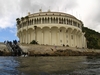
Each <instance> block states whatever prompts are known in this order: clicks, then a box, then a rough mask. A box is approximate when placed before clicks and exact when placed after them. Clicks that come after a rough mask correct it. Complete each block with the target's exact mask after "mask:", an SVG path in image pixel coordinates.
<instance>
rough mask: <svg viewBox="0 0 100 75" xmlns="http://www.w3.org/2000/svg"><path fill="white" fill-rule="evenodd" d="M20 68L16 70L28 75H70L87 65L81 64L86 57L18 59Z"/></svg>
mask: <svg viewBox="0 0 100 75" xmlns="http://www.w3.org/2000/svg"><path fill="white" fill-rule="evenodd" d="M19 61H20V67H19V68H18V69H19V70H20V71H22V72H23V73H25V74H28V75H36V74H37V75H40V74H43V75H45V74H69V73H70V74H71V73H72V72H73V71H77V70H80V69H83V68H86V67H87V65H85V64H82V62H84V61H86V57H80V56H77V57H73V56H72V57H71V56H70V57H27V58H20V59H19Z"/></svg>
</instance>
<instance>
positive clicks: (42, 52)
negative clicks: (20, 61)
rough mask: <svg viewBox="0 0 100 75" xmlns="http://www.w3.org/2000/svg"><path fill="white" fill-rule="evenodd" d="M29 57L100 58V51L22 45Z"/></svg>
mask: <svg viewBox="0 0 100 75" xmlns="http://www.w3.org/2000/svg"><path fill="white" fill-rule="evenodd" d="M20 47H21V48H22V49H23V50H24V52H28V54H29V56H100V50H93V49H77V48H70V47H62V46H44V45H42V46H41V45H25V44H23V45H20Z"/></svg>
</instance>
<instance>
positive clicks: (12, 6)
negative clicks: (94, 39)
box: [0, 0, 100, 32]
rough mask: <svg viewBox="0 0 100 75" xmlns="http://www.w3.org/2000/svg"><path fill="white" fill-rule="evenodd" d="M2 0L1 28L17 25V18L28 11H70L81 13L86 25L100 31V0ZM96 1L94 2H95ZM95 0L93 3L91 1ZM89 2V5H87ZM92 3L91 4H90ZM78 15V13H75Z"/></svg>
mask: <svg viewBox="0 0 100 75" xmlns="http://www.w3.org/2000/svg"><path fill="white" fill-rule="evenodd" d="M79 1H80V0H0V28H7V27H15V24H16V18H18V17H19V18H20V17H22V16H25V15H27V13H28V12H31V13H34V12H38V10H39V9H40V8H42V11H47V10H48V9H49V8H50V9H51V11H61V12H69V11H72V10H75V11H77V12H78V13H79V14H81V17H82V21H83V22H84V24H85V26H87V27H89V28H91V29H95V30H96V31H99V32H100V10H99V5H100V0H88V1H87V0H81V1H80V2H81V3H82V2H83V3H84V4H80V2H79ZM93 1H94V2H93ZM91 2H93V3H92V4H93V5H91V4H90V3H91ZM86 3H87V6H86ZM89 4H90V5H89ZM74 16H76V17H77V15H74Z"/></svg>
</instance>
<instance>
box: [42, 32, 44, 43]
mask: <svg viewBox="0 0 100 75" xmlns="http://www.w3.org/2000/svg"><path fill="white" fill-rule="evenodd" d="M43 35H44V34H43V31H42V44H44V42H43V41H44V40H43V38H44V37H43Z"/></svg>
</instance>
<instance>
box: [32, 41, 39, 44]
mask: <svg viewBox="0 0 100 75" xmlns="http://www.w3.org/2000/svg"><path fill="white" fill-rule="evenodd" d="M30 44H38V43H37V41H35V40H33V41H32V42H30Z"/></svg>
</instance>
